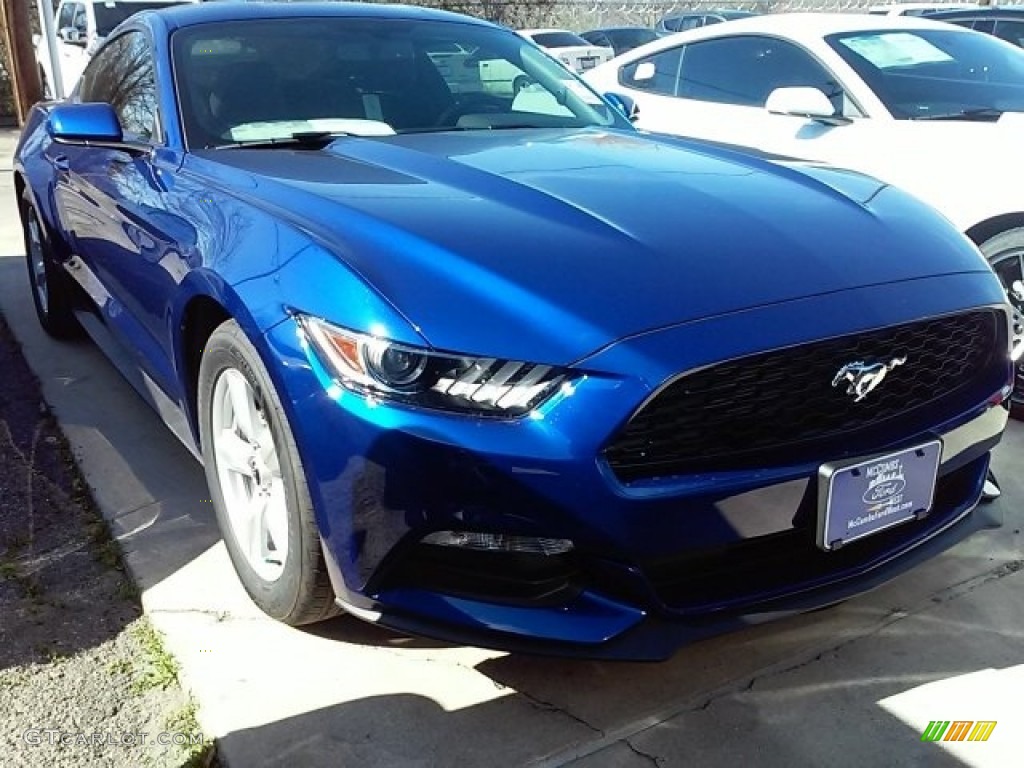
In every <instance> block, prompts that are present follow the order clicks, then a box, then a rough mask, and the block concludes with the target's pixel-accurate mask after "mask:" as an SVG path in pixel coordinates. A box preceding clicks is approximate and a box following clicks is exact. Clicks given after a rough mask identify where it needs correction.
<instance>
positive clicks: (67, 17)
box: [57, 3, 75, 31]
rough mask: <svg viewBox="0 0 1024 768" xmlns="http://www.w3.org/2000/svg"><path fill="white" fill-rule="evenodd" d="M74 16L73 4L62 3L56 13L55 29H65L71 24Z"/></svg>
mask: <svg viewBox="0 0 1024 768" xmlns="http://www.w3.org/2000/svg"><path fill="white" fill-rule="evenodd" d="M74 18H75V4H74V3H64V5H62V6H61V7H60V13H58V14H57V29H58V31H59V30H61V29H67V28H68V27H70V26H71V25H72V22H73V21H74Z"/></svg>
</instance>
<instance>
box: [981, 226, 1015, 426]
mask: <svg viewBox="0 0 1024 768" xmlns="http://www.w3.org/2000/svg"><path fill="white" fill-rule="evenodd" d="M979 247H980V248H981V252H982V253H983V254H984V255H985V258H986V259H988V262H989V264H991V265H992V269H993V270H994V271H995V273H996V275H998V277H999V281H1000V282H1001V283H1002V284H1003V289H1004V290H1005V291H1006V295H1007V298H1008V299H1009V301H1010V306H1011V307H1013V339H1012V342H1013V347H1014V350H1019V349H1020V347H1021V346H1022V345H1024V227H1018V228H1016V229H1010V230H1007V231H1005V232H1000V233H999V234H998V235H994V236H992V237H990V238H989V239H988V240H986V241H985V242H983V243H982V244H981V245H980V246H979ZM1010 415H1011V416H1013V417H1014V418H1015V419H1022V420H1024V359H1022V360H1020V361H1019V362H1018V363H1017V366H1016V367H1015V369H1014V381H1013V394H1012V395H1011V396H1010Z"/></svg>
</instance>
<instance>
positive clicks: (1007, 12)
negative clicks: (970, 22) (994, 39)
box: [927, 5, 1024, 19]
mask: <svg viewBox="0 0 1024 768" xmlns="http://www.w3.org/2000/svg"><path fill="white" fill-rule="evenodd" d="M927 16H928V18H929V19H972V18H975V17H979V18H980V17H983V16H1006V17H1007V18H1010V17H1014V16H1024V5H986V6H980V7H978V8H960V9H959V10H955V11H932V12H930V13H928V14H927Z"/></svg>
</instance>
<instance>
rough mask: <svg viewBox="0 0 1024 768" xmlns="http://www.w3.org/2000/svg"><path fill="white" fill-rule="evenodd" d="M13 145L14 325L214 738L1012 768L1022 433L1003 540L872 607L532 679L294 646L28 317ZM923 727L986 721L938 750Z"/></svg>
mask: <svg viewBox="0 0 1024 768" xmlns="http://www.w3.org/2000/svg"><path fill="white" fill-rule="evenodd" d="M12 148H13V134H10V133H3V134H0V311H2V312H3V314H4V316H5V317H6V318H7V321H8V323H9V324H10V326H11V328H12V330H13V331H14V333H15V334H16V335H17V337H18V338H19V339H20V341H21V343H22V345H23V348H24V353H25V356H26V358H27V359H28V361H29V363H30V365H32V366H33V368H34V369H35V371H36V373H37V375H38V376H39V378H40V380H41V382H42V385H43V390H44V394H45V396H46V398H47V400H48V402H49V403H50V404H51V405H52V407H53V409H54V411H55V412H56V414H57V416H58V418H59V420H60V422H61V425H62V427H63V429H64V431H65V433H66V434H67V436H68V439H69V440H70V441H71V443H72V445H73V447H74V449H75V452H76V455H77V456H78V459H79V462H80V464H81V467H82V470H83V472H84V474H85V476H86V478H87V480H88V482H89V483H90V485H91V487H92V490H93V494H94V497H95V498H96V500H97V502H98V503H99V504H100V506H101V507H102V509H103V511H104V513H105V514H106V515H107V517H108V519H109V520H110V523H111V526H112V528H113V530H114V532H115V535H116V536H117V537H118V539H119V540H120V542H121V544H122V546H123V548H124V550H125V553H126V559H127V562H128V565H129V567H130V568H131V570H132V573H133V575H134V576H135V577H136V579H137V580H138V582H139V584H140V586H141V587H142V589H143V602H144V605H145V608H146V610H147V611H148V612H149V614H150V615H151V617H152V620H153V622H154V623H155V624H156V626H157V627H158V628H159V629H161V630H162V631H163V632H164V633H165V634H166V636H167V643H168V646H169V648H170V649H171V650H172V652H173V653H174V654H175V655H176V656H177V657H178V659H179V660H180V662H181V664H182V667H183V672H184V682H185V684H186V685H187V686H188V687H190V688H191V690H192V692H193V693H194V695H195V696H196V697H197V698H198V700H199V702H200V706H201V713H200V719H201V722H202V723H203V726H204V730H205V732H206V735H207V736H213V737H216V738H217V739H218V741H219V747H220V754H221V757H222V760H224V761H225V763H226V764H227V765H229V766H231V768H258V767H259V766H311V767H314V768H315V767H317V766H359V767H360V768H362V767H363V766H367V767H373V766H389V767H393V766H421V765H422V766H448V765H451V766H460V767H461V766H477V765H487V766H506V765H509V766H511V765H544V766H558V765H566V764H569V763H574V762H575V763H577V764H578V765H581V766H588V768H594V767H598V766H601V767H603V766H615V767H616V768H618V767H620V766H626V768H629V766H633V765H636V766H651V765H661V766H665V765H691V764H697V765H702V766H705V765H706V766H717V765H722V766H726V765H729V766H731V765H735V764H737V763H738V762H739V763H750V764H757V765H769V766H776V765H777V766H787V768H788V766H792V765H801V764H825V765H829V766H838V765H851V766H854V765H855V766H860V767H862V766H865V765H883V764H884V765H928V766H935V765H947V764H948V765H959V764H963V765H972V766H1010V765H1019V764H1020V762H1021V761H1020V759H1019V758H1018V757H1016V755H1017V754H1019V751H1020V749H1019V746H1018V744H1017V741H1018V734H1019V733H1022V732H1024V707H1022V706H1021V705H1020V691H1022V690H1024V573H1021V572H1020V569H1021V566H1022V564H1024V546H1022V537H1021V534H1020V529H1021V527H1022V526H1021V524H1022V522H1024V511H1022V508H1021V502H1022V500H1024V483H1022V482H1021V479H1020V475H1021V471H1020V467H1021V466H1022V458H1024V429H1021V428H1020V427H1019V426H1018V425H1017V424H1012V425H1011V429H1010V431H1009V432H1008V434H1007V437H1006V440H1005V442H1004V445H1003V446H1001V447H1000V448H999V450H998V454H997V468H998V470H999V473H1000V479H1001V480H1002V482H1003V486H1004V489H1005V494H1004V497H1003V499H1002V500H1001V501H999V502H997V504H998V509H999V510H1000V511H1001V512H1002V513H1003V514H1004V515H1005V518H1006V523H1005V525H1004V527H1003V528H1001V529H999V530H994V531H986V532H984V533H982V534H979V535H977V536H975V537H974V538H972V539H970V540H968V541H967V542H965V543H964V544H962V545H960V546H959V547H957V548H956V549H954V550H952V551H950V552H949V553H947V554H946V555H944V556H942V557H940V558H938V559H936V560H933V561H931V562H929V563H927V564H926V565H924V566H922V567H921V568H918V569H916V570H915V571H913V572H911V573H910V574H907V575H905V576H904V577H902V578H901V579H898V580H897V581H895V582H893V583H891V584H889V585H887V586H885V587H883V588H881V589H879V590H876V591H875V592H873V593H872V594H870V595H867V596H865V597H862V598H859V599H856V600H852V601H850V602H848V603H845V604H843V605H841V606H838V607H835V608H831V609H828V610H825V611H820V612H817V613H814V614H811V615H807V616H801V617H798V618H794V619H788V620H785V621H781V622H777V623H775V624H772V625H767V626H762V627H757V628H754V629H751V630H749V631H746V632H742V633H739V634H734V635H731V636H728V637H724V638H718V639H715V640H711V641H706V642H702V643H699V644H697V645H694V646H692V647H690V648H687V649H684V650H682V651H680V652H679V653H678V654H677V655H676V657H675V658H674V659H672V660H671V661H669V662H666V663H662V664H610V663H596V662H573V661H565V660H550V659H535V658H529V657H523V656H515V655H507V654H503V653H497V652H493V651H484V650H479V649H474V648H463V647H452V646H447V645H444V644H440V643H434V642H430V641H426V640H419V639H412V638H407V637H403V636H400V635H397V634H393V633H390V632H387V631H384V630H381V629H378V628H375V627H372V626H369V625H365V624H362V623H360V622H358V621H356V620H354V619H351V618H349V617H342V618H339V619H336V620H333V621H331V622H328V623H326V624H324V625H321V626H318V627H316V628H314V629H312V630H306V631H300V630H295V629H290V628H287V627H284V626H282V625H279V624H277V623H274V622H272V621H270V620H268V619H266V618H265V617H263V615H262V614H261V613H259V611H258V610H257V609H256V608H255V607H254V606H253V605H252V603H251V602H250V601H249V600H248V598H247V597H246V595H245V593H244V592H243V591H242V589H241V587H240V585H239V583H238V581H237V579H236V577H235V575H234V572H233V571H232V569H231V567H230V564H229V562H228V559H227V555H226V553H225V551H224V549H223V546H222V545H221V544H220V543H219V538H218V534H217V530H216V525H215V522H214V519H213V513H212V510H211V509H210V505H209V503H208V502H207V501H205V499H207V498H208V493H207V490H206V486H205V482H204V479H203V475H202V471H201V469H200V467H199V466H198V465H197V464H196V463H195V461H194V460H193V459H192V457H191V456H190V455H189V454H188V453H187V452H186V451H185V450H184V449H183V448H181V447H180V446H179V445H178V444H177V443H176V441H175V440H174V438H173V437H172V436H171V435H170V433H169V432H167V431H166V430H165V429H164V427H163V426H162V424H161V423H160V422H159V421H158V420H157V418H156V416H155V415H153V414H152V413H151V412H150V411H149V409H148V407H147V406H146V405H145V404H144V403H143V402H142V401H141V400H140V399H139V398H138V397H137V396H136V395H135V394H134V393H133V392H132V390H131V389H130V387H129V386H128V385H127V384H126V383H125V382H124V381H123V380H122V379H121V378H120V377H119V376H118V374H117V373H116V372H115V371H114V369H113V368H112V367H111V366H110V365H109V364H108V363H107V362H106V361H105V359H104V358H103V357H102V356H101V354H100V353H99V352H98V351H97V350H96V349H95V348H94V347H93V346H92V345H91V344H90V343H88V342H80V343H73V344H59V343H55V342H53V341H51V340H50V339H49V338H47V337H45V336H44V335H43V334H42V331H41V330H40V329H39V328H38V326H37V324H36V320H35V317H34V314H33V312H32V306H31V299H30V294H29V287H28V281H27V277H26V269H25V263H24V256H23V255H22V254H23V248H22V242H21V233H20V229H19V223H18V218H17V214H16V210H15V206H14V193H13V182H12V177H11V174H10V171H9V169H10V162H9V157H10V152H11V150H12ZM930 720H995V721H997V722H998V725H997V727H996V729H995V731H994V732H993V734H992V737H991V739H990V740H989V741H988V742H985V743H977V742H964V743H954V744H952V746H949V745H948V744H944V745H943V746H938V745H935V744H925V743H922V742H921V740H920V737H921V733H922V731H923V730H924V728H925V726H926V725H927V724H928V722H929V721H930Z"/></svg>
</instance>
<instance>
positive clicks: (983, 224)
mask: <svg viewBox="0 0 1024 768" xmlns="http://www.w3.org/2000/svg"><path fill="white" fill-rule="evenodd" d="M1017 227H1024V211H1017V212H1014V213H1001V214H999V215H998V216H993V217H991V218H988V219H985V220H984V221H980V222H978V223H977V224H975V225H974V226H972V227H971V228H970V229H968V230H967V231H966V232H965V233H964V234H966V235H967V237H969V238H970V239H971V241H972V242H973V243H974V244H975V245H977V246H981V244H982V243H984V242H985V241H986V240H988V239H990V238H992V237H994V236H995V235H998V234H999V233H1000V232H1006V231H1007V230H1010V229H1015V228H1017Z"/></svg>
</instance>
